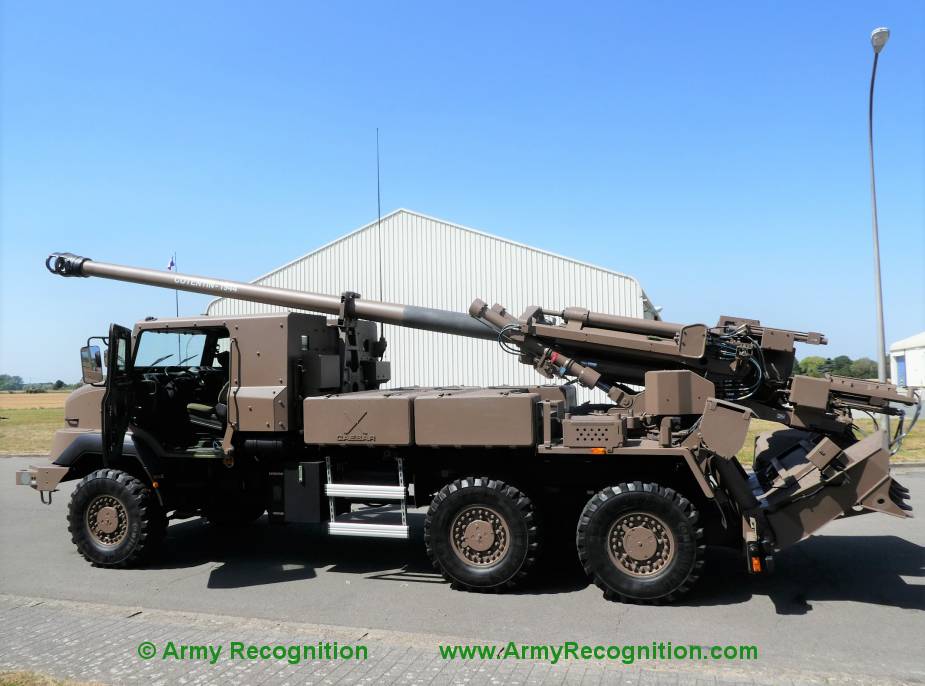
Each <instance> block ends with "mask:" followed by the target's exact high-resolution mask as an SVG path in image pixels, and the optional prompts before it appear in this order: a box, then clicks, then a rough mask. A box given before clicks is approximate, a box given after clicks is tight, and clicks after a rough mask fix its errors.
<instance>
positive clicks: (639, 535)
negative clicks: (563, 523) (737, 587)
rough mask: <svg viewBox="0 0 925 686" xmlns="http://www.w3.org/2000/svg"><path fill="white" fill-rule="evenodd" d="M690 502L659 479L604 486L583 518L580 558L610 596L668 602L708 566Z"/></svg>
mask: <svg viewBox="0 0 925 686" xmlns="http://www.w3.org/2000/svg"><path fill="white" fill-rule="evenodd" d="M697 519H698V513H697V510H696V509H695V508H694V506H693V504H692V503H691V501H690V500H688V499H687V498H685V497H684V496H682V495H681V494H680V493H678V492H676V491H674V490H673V489H671V488H665V487H663V486H659V485H658V484H654V483H642V482H641V481H635V482H632V483H621V484H619V485H617V486H613V487H611V488H605V489H604V490H603V491H601V492H599V493H597V494H596V495H595V496H594V497H593V498H591V500H589V501H588V504H587V505H585V508H584V511H583V512H582V513H581V518H580V519H579V520H578V531H577V534H576V542H577V545H578V556H579V558H580V559H581V563H582V566H583V567H584V569H585V572H586V573H587V574H588V576H589V577H590V578H591V579H592V580H593V581H594V583H595V584H597V585H598V586H599V587H600V588H601V589H603V591H604V595H605V597H607V598H609V599H611V600H622V601H624V602H667V601H671V600H674V599H676V598H677V597H679V596H680V595H682V594H683V593H685V592H686V591H687V590H688V589H690V587H691V586H693V584H694V582H695V581H696V580H697V578H698V576H699V575H700V570H701V568H702V567H703V553H704V546H703V545H702V544H701V539H702V538H703V529H701V528H698V527H697Z"/></svg>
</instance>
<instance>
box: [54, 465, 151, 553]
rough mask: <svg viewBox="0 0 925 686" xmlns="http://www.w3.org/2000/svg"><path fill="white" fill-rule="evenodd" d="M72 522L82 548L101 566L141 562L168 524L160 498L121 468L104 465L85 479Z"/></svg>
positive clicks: (73, 506) (73, 500) (79, 488)
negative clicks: (104, 467) (105, 466)
mask: <svg viewBox="0 0 925 686" xmlns="http://www.w3.org/2000/svg"><path fill="white" fill-rule="evenodd" d="M67 522H68V531H70V533H71V540H72V541H73V543H74V545H76V546H77V550H78V551H79V552H80V554H81V555H83V557H84V558H85V559H86V560H87V561H89V562H92V563H93V564H94V565H97V566H100V567H125V566H128V565H130V564H132V563H134V562H137V561H138V560H140V559H141V558H142V557H143V556H145V555H146V554H148V553H150V552H151V551H152V550H153V549H154V548H155V547H156V546H157V544H158V543H160V541H161V539H162V538H163V536H164V532H165V529H166V527H167V519H166V517H164V513H163V511H162V510H161V507H160V504H159V503H158V501H157V496H155V495H154V493H152V492H151V490H150V489H149V488H148V487H147V486H146V485H145V484H143V483H142V482H141V481H139V480H138V479H136V478H135V477H134V476H132V475H131V474H128V473H126V472H123V471H119V470H118V469H98V470H97V471H95V472H93V473H92V474H88V475H87V476H85V477H84V478H83V479H81V481H80V483H78V484H77V488H75V489H74V493H73V494H72V495H71V502H70V504H69V506H68V513H67Z"/></svg>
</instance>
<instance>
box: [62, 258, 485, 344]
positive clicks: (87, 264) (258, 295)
mask: <svg viewBox="0 0 925 686" xmlns="http://www.w3.org/2000/svg"><path fill="white" fill-rule="evenodd" d="M45 266H46V267H47V268H48V271H50V272H51V273H53V274H59V275H60V276H98V277H101V278H104V279H113V280H115V281H127V282H129V283H138V284H144V285H146V286H157V287H159V288H169V289H175V290H180V291H189V292H191V293H204V294H206V295H216V296H220V297H227V298H234V299H235V300H249V301H251V302H258V303H264V304H266V305H278V306H280V307H288V308H292V309H297V310H308V311H311V312H323V313H326V314H335V315H336V314H339V313H340V311H341V307H342V303H341V298H340V297H339V296H334V295H324V294H321V293H306V292H303V291H293V290H290V289H287V288H275V287H272V286H257V285H254V284H251V283H243V282H240V281H226V280H223V279H212V278H208V277H204V276H193V275H191V274H178V273H176V272H164V271H159V270H157V269H144V268H141V267H126V266H123V265H119V264H109V263H106V262H95V261H93V260H91V259H90V258H88V257H80V256H78V255H73V254H71V253H53V254H51V255H49V256H48V259H46V260H45ZM352 314H353V315H355V316H356V317H358V318H359V319H368V320H370V321H376V322H381V323H384V324H394V325H396V326H404V327H408V328H411V329H423V330H425V331H436V332H438V333H447V334H454V335H456V336H467V337H469V338H483V339H490V340H497V338H498V332H497V331H496V330H495V329H493V328H492V327H491V326H490V325H488V324H486V323H485V322H481V321H479V320H477V319H473V318H472V317H470V316H469V315H468V314H465V313H462V312H451V311H449V310H439V309H435V308H430V307H415V306H413V305H398V304H395V303H387V302H379V301H376V300H362V299H356V300H354V301H353V312H352Z"/></svg>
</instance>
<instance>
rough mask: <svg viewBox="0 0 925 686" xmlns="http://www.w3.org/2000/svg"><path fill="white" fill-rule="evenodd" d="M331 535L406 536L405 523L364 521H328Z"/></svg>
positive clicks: (406, 527)
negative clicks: (370, 522)
mask: <svg viewBox="0 0 925 686" xmlns="http://www.w3.org/2000/svg"><path fill="white" fill-rule="evenodd" d="M328 533H329V534H330V535H332V536H366V537H368V538H408V526H407V525H405V524H367V523H366V522H328Z"/></svg>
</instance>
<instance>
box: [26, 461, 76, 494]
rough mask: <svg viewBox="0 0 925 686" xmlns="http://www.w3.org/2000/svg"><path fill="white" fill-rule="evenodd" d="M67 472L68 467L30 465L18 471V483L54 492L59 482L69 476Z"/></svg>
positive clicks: (38, 489)
mask: <svg viewBox="0 0 925 686" xmlns="http://www.w3.org/2000/svg"><path fill="white" fill-rule="evenodd" d="M67 473H68V468H67V467H59V466H57V465H48V466H43V467H36V466H35V465H29V467H28V468H27V469H19V470H17V471H16V485H17V486H31V487H32V488H34V489H35V490H37V491H41V492H46V491H47V492H49V493H52V492H54V491H56V490H57V489H58V484H59V483H61V481H62V480H63V479H64V477H65V476H67Z"/></svg>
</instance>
